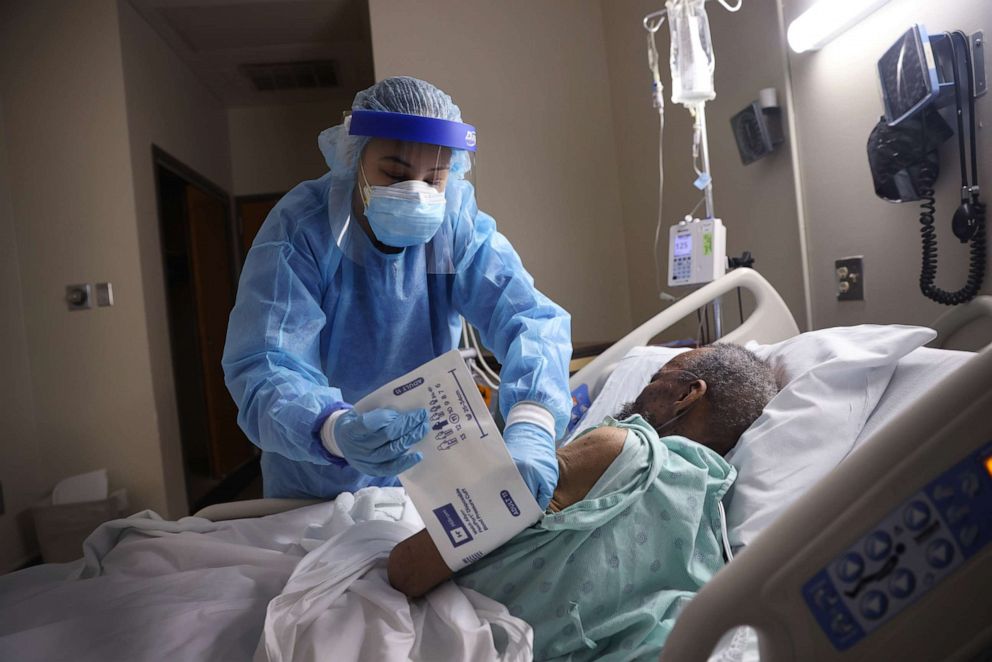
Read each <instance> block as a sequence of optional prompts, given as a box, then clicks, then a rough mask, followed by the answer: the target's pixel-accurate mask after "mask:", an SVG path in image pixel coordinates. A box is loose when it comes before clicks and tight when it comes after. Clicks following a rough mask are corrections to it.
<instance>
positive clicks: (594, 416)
mask: <svg viewBox="0 0 992 662" xmlns="http://www.w3.org/2000/svg"><path fill="white" fill-rule="evenodd" d="M687 351H689V350H688V349H686V348H684V347H683V348H674V347H634V348H632V349H631V350H630V351H629V352H627V355H626V356H624V357H623V358H622V359H620V361H619V362H618V363H617V365H616V367H614V368H613V372H611V373H610V376H609V378H607V380H606V383H605V384H603V388H602V390H600V392H599V394H598V395H596V399H595V400H593V402H592V404H591V405H590V406H589V410H588V411H586V413H585V414H584V415H583V416H582V419H581V420H579V422H578V424H577V425H576V426H575V427H574V428H573V429H572V433H571V434H570V435H569V436H568V437H567V438H566V440H565V442H564V443H568V442H569V441H571V440H572V439H573V438H575V437H576V436H578V435H579V433H580V432H582V431H583V430H585V429H587V428H590V427H592V426H594V425H599V424H600V423H602V422H603V419H604V418H606V417H607V416H613V415H614V414H616V413H617V412H618V411H620V407H622V406H623V405H625V404H627V403H628V402H630V401H632V400H634V399H635V398H636V397H637V396H638V395H639V394H640V392H641V391H643V390H644V387H645V386H647V385H648V382H650V381H651V376H652V375H654V373H656V372H658V370H659V369H660V368H661V366H663V365H665V364H666V363H668V362H669V361H671V360H672V357H674V356H675V355H676V354H681V353H682V352H687Z"/></svg>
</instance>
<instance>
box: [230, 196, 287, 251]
mask: <svg viewBox="0 0 992 662" xmlns="http://www.w3.org/2000/svg"><path fill="white" fill-rule="evenodd" d="M282 196H283V194H282V193H272V194H269V195H257V196H248V197H244V198H238V199H237V201H236V205H237V212H238V221H239V223H240V226H241V238H240V239H241V242H240V243H241V260H242V262H244V258H245V256H246V255H248V249H249V248H251V243H252V242H253V241H255V235H257V234H258V231H259V230H260V229H261V227H262V223H264V222H265V219H266V218H267V217H268V215H269V212H270V211H272V208H273V207H275V206H276V203H277V202H279V200H280V198H282Z"/></svg>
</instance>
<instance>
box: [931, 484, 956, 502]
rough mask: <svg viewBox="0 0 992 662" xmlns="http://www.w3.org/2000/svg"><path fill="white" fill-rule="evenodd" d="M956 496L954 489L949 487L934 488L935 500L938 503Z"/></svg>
mask: <svg viewBox="0 0 992 662" xmlns="http://www.w3.org/2000/svg"><path fill="white" fill-rule="evenodd" d="M952 496H954V489H953V488H951V487H948V486H947V485H938V486H937V487H935V488H933V498H934V499H936V500H937V501H946V500H947V499H950V498H951V497H952Z"/></svg>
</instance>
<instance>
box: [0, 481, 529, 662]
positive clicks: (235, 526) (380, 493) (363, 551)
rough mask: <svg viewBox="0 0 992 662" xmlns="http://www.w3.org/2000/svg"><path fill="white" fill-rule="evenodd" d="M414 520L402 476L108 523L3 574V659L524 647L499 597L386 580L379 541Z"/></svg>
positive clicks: (498, 652)
mask: <svg viewBox="0 0 992 662" xmlns="http://www.w3.org/2000/svg"><path fill="white" fill-rule="evenodd" d="M420 527H421V524H420V521H419V518H418V517H417V515H416V512H415V511H414V510H413V508H412V506H411V505H410V504H409V502H408V501H407V500H406V499H405V497H404V495H403V493H402V490H401V489H399V488H386V489H379V488H368V489H366V490H362V491H361V492H359V493H357V494H356V495H350V494H349V495H344V496H342V497H339V498H338V499H337V500H336V501H335V502H333V503H328V504H320V505H316V506H310V507H308V508H302V509H299V510H296V511H292V512H289V513H283V514H280V515H273V516H270V517H265V518H259V519H250V520H235V521H231V522H219V523H213V522H209V521H207V520H204V519H200V518H195V517H186V518H183V519H181V520H179V521H177V522H170V521H165V520H162V519H161V518H160V517H158V515H156V514H155V513H152V512H149V511H146V512H144V513H139V514H138V515H135V516H132V517H130V518H127V519H123V520H116V521H114V522H109V523H107V524H105V525H103V526H102V527H100V528H99V529H97V531H95V532H94V533H93V535H92V536H90V538H89V539H88V540H87V542H86V549H85V558H84V559H81V560H79V561H76V562H74V563H69V564H62V565H44V566H38V567H35V568H29V569H27V570H23V571H21V572H17V573H13V574H11V575H6V576H3V577H0V659H2V660H8V659H10V660H16V659H39V660H41V659H44V660H61V659H72V660H74V662H75V661H85V660H101V661H103V660H250V659H251V658H252V655H253V654H256V655H257V659H260V660H265V659H272V660H309V659H318V658H319V659H323V660H327V659H334V660H363V659H369V660H371V659H376V660H393V659H396V660H406V659H425V660H426V659H494V660H515V659H529V657H530V655H531V652H530V651H531V634H530V628H529V626H527V625H526V624H525V623H524V622H523V621H520V620H519V619H516V618H514V617H512V616H510V615H509V613H507V611H506V609H505V608H504V607H503V606H502V605H500V604H499V603H495V602H492V601H490V600H488V599H486V598H484V597H483V596H480V595H478V594H474V593H473V592H472V591H467V590H463V589H460V588H458V587H457V586H455V585H454V584H453V583H450V582H449V583H448V584H447V585H445V586H443V587H441V588H440V589H439V590H437V591H435V592H434V593H432V594H431V596H430V597H429V599H426V600H419V601H415V602H414V603H410V602H409V601H407V600H406V598H405V597H404V596H402V595H401V594H399V593H398V592H396V591H394V590H393V589H392V588H391V587H389V585H388V583H387V582H386V579H385V565H384V562H385V557H386V556H387V555H388V553H389V549H390V548H391V547H392V545H394V544H395V543H396V542H398V541H399V540H401V539H403V538H405V537H406V536H408V535H409V534H410V533H412V532H414V531H416V530H417V529H419V528H420Z"/></svg>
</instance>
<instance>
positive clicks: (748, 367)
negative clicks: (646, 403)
mask: <svg viewBox="0 0 992 662" xmlns="http://www.w3.org/2000/svg"><path fill="white" fill-rule="evenodd" d="M706 349H707V350H710V351H706V352H692V353H686V354H682V355H680V356H679V361H678V364H679V367H680V368H682V369H684V370H688V371H689V372H691V373H693V374H694V375H696V376H698V377H699V378H700V379H702V380H703V381H705V382H706V395H707V399H708V400H709V402H710V407H711V411H712V419H711V420H710V421H709V425H710V426H711V429H712V431H713V436H714V437H715V438H714V440H713V441H714V442H715V443H717V444H718V445H719V446H720V447H721V450H722V451H723V452H726V451H729V450H730V449H731V447H733V445H734V444H736V443H737V440H738V439H740V437H741V435H742V434H744V431H745V430H747V429H748V428H749V427H751V424H752V423H754V422H755V421H756V420H757V419H758V417H759V416H761V411H762V410H763V409H764V408H765V405H767V404H768V402H769V401H770V400H771V399H772V398H773V397H775V394H776V393H778V385H777V384H776V382H775V373H774V371H773V370H772V368H771V366H770V365H769V364H768V362H767V361H763V360H762V359H759V358H758V357H757V356H756V355H755V354H754V352H751V351H750V350H747V349H744V348H743V347H741V346H740V345H732V344H724V343H716V344H714V345H709V346H708V347H707V348H706Z"/></svg>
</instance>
